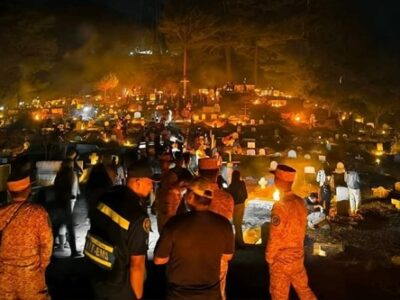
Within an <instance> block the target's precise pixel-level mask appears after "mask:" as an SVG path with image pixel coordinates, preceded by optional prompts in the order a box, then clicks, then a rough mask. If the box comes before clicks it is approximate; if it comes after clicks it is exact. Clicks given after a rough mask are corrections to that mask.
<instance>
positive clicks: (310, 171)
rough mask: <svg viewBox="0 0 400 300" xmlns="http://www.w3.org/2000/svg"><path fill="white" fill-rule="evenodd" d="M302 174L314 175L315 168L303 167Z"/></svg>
mask: <svg viewBox="0 0 400 300" xmlns="http://www.w3.org/2000/svg"><path fill="white" fill-rule="evenodd" d="M304 174H315V168H314V167H313V166H306V167H304Z"/></svg>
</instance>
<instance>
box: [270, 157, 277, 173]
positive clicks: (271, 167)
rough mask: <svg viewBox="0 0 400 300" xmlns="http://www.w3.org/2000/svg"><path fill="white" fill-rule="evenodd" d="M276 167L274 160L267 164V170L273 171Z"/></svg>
mask: <svg viewBox="0 0 400 300" xmlns="http://www.w3.org/2000/svg"><path fill="white" fill-rule="evenodd" d="M277 167H278V162H276V161H275V160H273V161H271V162H270V163H269V169H270V170H271V171H275V170H276V168H277Z"/></svg>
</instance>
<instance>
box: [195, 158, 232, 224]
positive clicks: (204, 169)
mask: <svg viewBox="0 0 400 300" xmlns="http://www.w3.org/2000/svg"><path fill="white" fill-rule="evenodd" d="M218 174H219V166H218V160H217V159H215V158H201V159H199V175H200V176H201V177H204V178H206V179H208V180H209V181H210V182H211V184H212V188H213V201H212V202H211V204H210V207H209V210H210V211H213V212H215V213H217V214H219V215H221V216H224V217H225V218H227V219H228V221H232V219H233V209H234V206H235V204H234V200H233V197H232V195H231V194H229V193H228V192H225V191H224V190H222V189H220V188H219V187H218V184H217V176H218Z"/></svg>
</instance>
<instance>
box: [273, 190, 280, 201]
mask: <svg viewBox="0 0 400 300" xmlns="http://www.w3.org/2000/svg"><path fill="white" fill-rule="evenodd" d="M280 198H281V193H280V192H279V190H275V192H274V193H273V195H272V199H274V201H279V200H280Z"/></svg>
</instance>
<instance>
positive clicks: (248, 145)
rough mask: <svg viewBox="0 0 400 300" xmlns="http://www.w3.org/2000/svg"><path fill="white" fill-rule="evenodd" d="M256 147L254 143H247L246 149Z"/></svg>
mask: <svg viewBox="0 0 400 300" xmlns="http://www.w3.org/2000/svg"><path fill="white" fill-rule="evenodd" d="M255 147H256V142H247V148H249V149H254V148H255Z"/></svg>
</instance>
